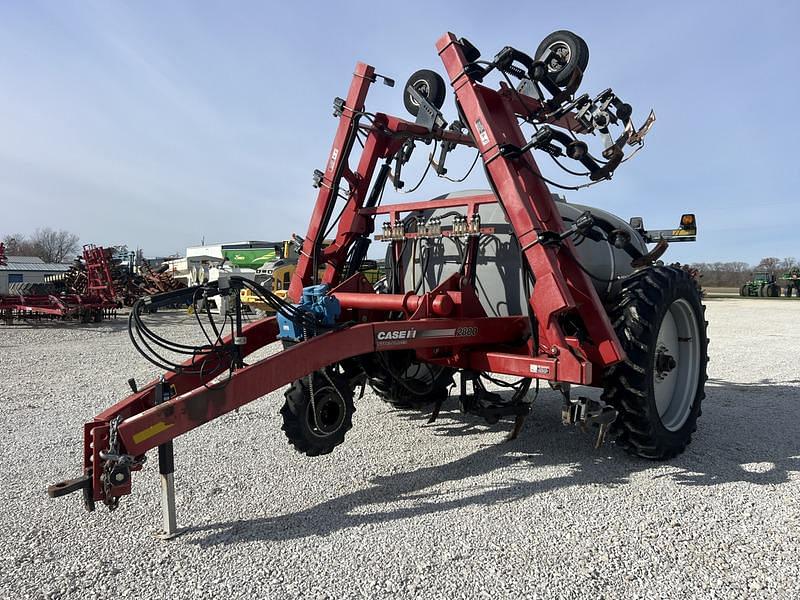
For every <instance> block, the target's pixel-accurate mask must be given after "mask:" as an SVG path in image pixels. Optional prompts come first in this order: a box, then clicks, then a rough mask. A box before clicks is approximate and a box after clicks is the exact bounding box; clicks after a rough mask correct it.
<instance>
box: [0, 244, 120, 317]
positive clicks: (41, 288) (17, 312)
mask: <svg viewBox="0 0 800 600" xmlns="http://www.w3.org/2000/svg"><path fill="white" fill-rule="evenodd" d="M83 261H84V263H85V282H84V285H83V287H82V288H81V289H80V290H79V291H74V290H61V291H58V290H57V289H56V287H55V286H54V285H53V284H51V283H44V284H40V283H32V284H21V285H22V286H26V287H22V288H21V289H20V288H18V287H17V286H15V287H13V288H12V286H9V288H10V290H9V291H11V292H15V293H10V294H7V295H3V296H0V320H2V321H4V322H6V323H10V322H13V321H14V320H19V319H22V320H40V319H64V320H67V319H70V320H71V319H74V320H77V321H80V322H82V323H89V322H95V323H97V322H100V321H102V320H103V319H104V318H106V317H109V316H115V315H116V310H117V308H118V306H119V303H118V302H117V298H116V292H115V289H114V285H113V280H112V278H111V271H110V268H109V263H108V257H107V255H106V252H105V251H104V249H103V248H99V247H96V246H92V245H87V246H84V247H83ZM18 285H19V284H18Z"/></svg>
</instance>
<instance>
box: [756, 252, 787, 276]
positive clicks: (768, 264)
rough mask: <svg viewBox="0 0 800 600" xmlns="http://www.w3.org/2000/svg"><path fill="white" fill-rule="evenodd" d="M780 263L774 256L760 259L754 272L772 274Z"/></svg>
mask: <svg viewBox="0 0 800 600" xmlns="http://www.w3.org/2000/svg"><path fill="white" fill-rule="evenodd" d="M780 262H781V259H780V258H777V257H775V256H767V257H765V258H762V259H761V262H760V263H758V265H757V266H756V270H759V271H769V272H770V273H773V272H774V271H775V270H776V269H777V268H778V265H779V264H780Z"/></svg>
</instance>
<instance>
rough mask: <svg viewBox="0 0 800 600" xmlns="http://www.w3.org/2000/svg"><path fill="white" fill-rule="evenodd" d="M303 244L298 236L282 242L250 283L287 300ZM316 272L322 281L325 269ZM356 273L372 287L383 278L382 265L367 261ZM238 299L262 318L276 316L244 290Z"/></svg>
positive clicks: (264, 302)
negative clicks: (269, 315) (260, 314)
mask: <svg viewBox="0 0 800 600" xmlns="http://www.w3.org/2000/svg"><path fill="white" fill-rule="evenodd" d="M303 243H304V240H303V238H302V237H301V236H298V235H294V236H293V238H292V239H291V240H286V241H284V242H282V243H281V245H280V247H279V248H278V249H277V250H276V253H275V258H274V260H271V261H267V262H265V263H264V264H263V265H262V266H261V267H259V268H258V269H256V272H255V277H253V280H254V281H255V282H256V283H258V284H260V285H261V286H263V287H265V288H266V289H268V290H270V291H272V293H273V294H275V295H276V296H278V297H279V298H280V299H281V300H286V297H287V294H288V292H289V286H290V285H291V282H292V277H293V276H294V272H295V270H296V269H297V261H298V258H299V257H300V254H299V251H300V249H301V248H302V247H303ZM330 244H331V240H325V241H323V244H322V247H323V249H324V248H325V247H327V246H328V245H330ZM318 271H319V272H318V273H317V277H318V278H319V279H321V278H322V277H323V276H324V274H325V265H322V266H320V267H319V270H318ZM359 272H360V273H362V274H363V275H364V277H366V278H367V281H368V282H369V283H370V284H372V285H373V286H374V285H378V283H379V282H380V281H381V280H382V279H383V278H384V276H385V273H384V271H383V268H382V265H381V264H380V263H379V262H378V261H376V260H370V259H364V260H362V261H361V265H360V267H359ZM241 299H242V303H243V304H244V305H245V306H246V307H248V308H250V309H252V310H256V311H259V312H261V313H263V314H275V309H274V308H273V307H272V306H270V304H269V303H267V302H266V301H264V300H263V299H262V298H261V297H260V296H259V295H258V294H256V293H255V292H253V291H252V290H250V289H249V288H244V289H243V290H242V291H241Z"/></svg>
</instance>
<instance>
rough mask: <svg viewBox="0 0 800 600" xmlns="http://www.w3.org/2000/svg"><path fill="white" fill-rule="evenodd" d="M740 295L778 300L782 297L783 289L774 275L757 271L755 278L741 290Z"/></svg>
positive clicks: (747, 282)
mask: <svg viewBox="0 0 800 600" xmlns="http://www.w3.org/2000/svg"><path fill="white" fill-rule="evenodd" d="M739 295H740V296H758V297H761V298H777V297H779V296H780V295H781V288H780V286H779V285H778V282H777V280H776V278H775V275H774V274H772V273H770V272H769V271H756V272H755V273H753V278H752V279H750V280H749V281H746V282H745V283H744V284H743V285H742V287H740V288H739Z"/></svg>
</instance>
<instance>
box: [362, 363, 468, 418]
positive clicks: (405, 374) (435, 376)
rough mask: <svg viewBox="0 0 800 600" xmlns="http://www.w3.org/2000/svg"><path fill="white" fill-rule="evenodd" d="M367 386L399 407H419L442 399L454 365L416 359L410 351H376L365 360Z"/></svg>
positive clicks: (448, 385)
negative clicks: (438, 364) (434, 363)
mask: <svg viewBox="0 0 800 600" xmlns="http://www.w3.org/2000/svg"><path fill="white" fill-rule="evenodd" d="M364 370H365V371H366V372H367V375H368V379H367V381H368V382H369V385H370V387H371V388H372V390H373V391H374V392H375V394H376V395H377V396H378V397H379V398H380V399H381V400H383V401H384V402H386V403H388V404H391V405H392V406H393V407H394V408H399V409H408V408H412V409H420V408H423V407H425V406H427V405H429V404H433V403H435V402H442V401H444V400H445V399H446V398H447V397H448V395H449V394H450V386H452V385H453V373H454V371H453V369H448V368H446V367H440V366H437V365H431V364H429V363H426V362H422V361H419V360H417V358H416V357H415V356H414V353H413V352H405V351H393V352H383V353H380V354H375V355H373V356H370V357H369V358H368V361H366V362H365V364H364Z"/></svg>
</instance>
